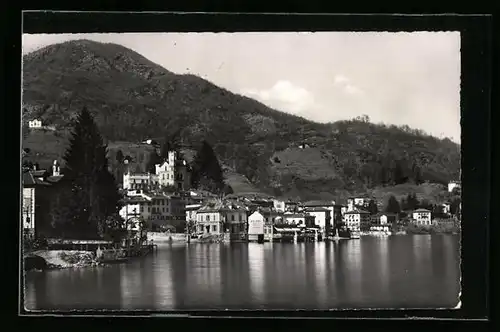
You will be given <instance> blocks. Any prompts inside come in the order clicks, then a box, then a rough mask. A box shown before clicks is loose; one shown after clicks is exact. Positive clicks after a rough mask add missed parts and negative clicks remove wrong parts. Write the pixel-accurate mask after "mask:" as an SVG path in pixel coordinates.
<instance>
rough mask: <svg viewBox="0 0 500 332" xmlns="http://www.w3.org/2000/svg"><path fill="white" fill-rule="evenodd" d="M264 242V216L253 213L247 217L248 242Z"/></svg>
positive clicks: (257, 212) (256, 212)
mask: <svg viewBox="0 0 500 332" xmlns="http://www.w3.org/2000/svg"><path fill="white" fill-rule="evenodd" d="M259 240H260V241H263V240H264V216H263V215H262V214H261V213H260V212H259V211H255V212H254V213H252V214H251V215H250V216H249V217H248V241H259Z"/></svg>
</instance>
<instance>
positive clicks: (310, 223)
mask: <svg viewBox="0 0 500 332" xmlns="http://www.w3.org/2000/svg"><path fill="white" fill-rule="evenodd" d="M283 223H284V224H287V225H293V226H300V227H314V226H315V217H314V216H312V215H309V214H307V213H294V212H285V214H283Z"/></svg>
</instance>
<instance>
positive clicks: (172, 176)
mask: <svg viewBox="0 0 500 332" xmlns="http://www.w3.org/2000/svg"><path fill="white" fill-rule="evenodd" d="M155 171H156V175H157V176H158V181H159V184H160V185H161V186H164V187H168V186H174V187H176V188H177V189H179V190H187V189H189V188H188V187H189V175H188V172H187V163H186V161H185V160H179V161H178V160H177V159H176V152H175V151H169V152H168V158H167V160H165V161H164V162H163V163H161V164H156V165H155Z"/></svg>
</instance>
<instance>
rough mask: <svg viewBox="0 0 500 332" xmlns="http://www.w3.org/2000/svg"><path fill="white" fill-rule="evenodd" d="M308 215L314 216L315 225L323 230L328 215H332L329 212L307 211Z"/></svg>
mask: <svg viewBox="0 0 500 332" xmlns="http://www.w3.org/2000/svg"><path fill="white" fill-rule="evenodd" d="M307 213H308V214H309V215H311V216H314V224H315V225H316V226H319V227H320V228H321V229H325V227H326V216H327V214H329V213H330V212H329V211H307ZM332 213H333V212H332ZM330 225H331V221H330Z"/></svg>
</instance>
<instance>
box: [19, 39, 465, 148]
mask: <svg viewBox="0 0 500 332" xmlns="http://www.w3.org/2000/svg"><path fill="white" fill-rule="evenodd" d="M72 39H90V40H95V41H100V42H110V43H116V44H121V45H123V46H125V47H128V48H130V49H132V50H134V51H136V52H138V53H140V54H142V55H143V56H144V57H146V58H148V59H149V60H151V61H153V62H155V63H158V64H159V65H161V66H163V67H165V68H166V69H168V70H170V71H172V72H174V73H179V74H185V73H190V74H195V75H198V76H201V77H203V78H205V79H207V80H209V81H211V82H213V83H214V84H216V85H218V86H221V87H224V88H226V89H228V90H229V91H232V92H234V93H238V94H242V95H246V96H248V97H251V98H254V99H257V100H259V101H261V102H262V103H264V104H266V105H268V106H270V107H272V108H274V109H277V110H280V111H283V112H288V113H292V114H295V115H299V116H302V117H305V118H307V119H310V120H313V121H317V122H333V121H337V120H345V119H352V118H354V117H357V116H360V115H368V116H369V118H370V121H371V122H375V123H380V122H383V123H386V124H396V125H408V126H410V127H412V128H418V129H422V130H424V131H425V132H427V133H430V134H432V135H434V136H437V137H443V138H444V137H449V138H450V139H452V140H453V141H455V142H457V143H460V33H459V32H397V33H392V32H300V33H296V32H259V33H112V34H37V35H31V34H24V35H23V53H28V52H31V51H33V50H36V49H38V48H40V47H43V46H47V45H49V44H54V43H60V42H64V41H67V40H72Z"/></svg>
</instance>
